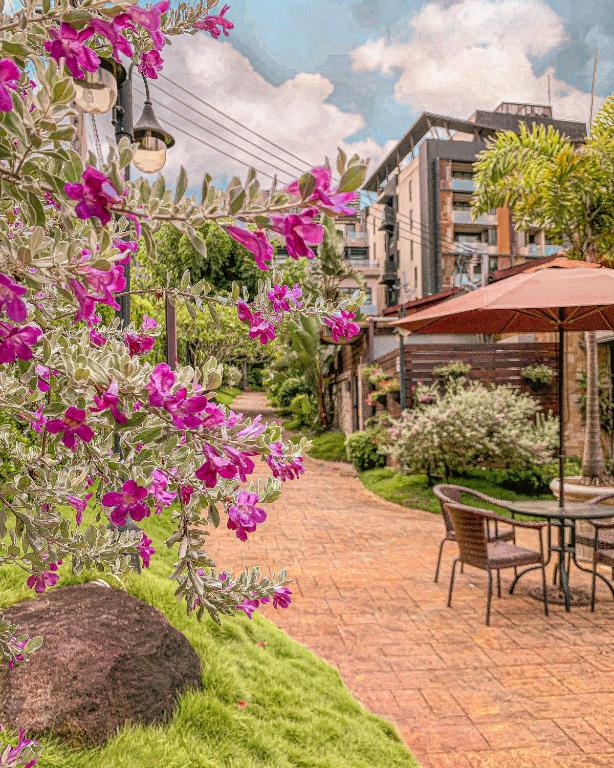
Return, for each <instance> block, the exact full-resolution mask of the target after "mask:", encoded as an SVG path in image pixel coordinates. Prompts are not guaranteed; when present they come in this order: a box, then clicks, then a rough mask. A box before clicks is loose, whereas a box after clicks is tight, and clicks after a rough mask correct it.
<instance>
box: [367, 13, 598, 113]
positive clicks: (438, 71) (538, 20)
mask: <svg viewBox="0 0 614 768" xmlns="http://www.w3.org/2000/svg"><path fill="white" fill-rule="evenodd" d="M564 40H565V30H564V27H563V22H562V20H561V18H560V17H559V16H558V15H557V14H556V13H555V11H554V10H553V9H552V8H550V7H549V6H548V5H547V4H546V3H545V2H542V0H457V2H453V3H450V2H445V3H444V2H431V3H429V4H428V5H426V6H424V8H423V9H422V10H421V11H420V12H419V13H418V14H416V15H415V16H414V17H413V18H412V19H411V21H410V36H409V39H408V40H407V41H406V42H398V43H388V42H387V41H386V40H384V39H382V38H380V39H377V40H372V41H369V42H367V43H365V44H364V45H362V46H361V47H359V48H357V49H355V50H354V51H353V52H352V64H353V68H354V70H356V71H380V72H382V73H383V74H390V73H391V72H398V73H399V77H398V80H397V82H396V84H395V89H394V93H395V98H396V99H397V100H398V101H399V102H402V103H407V104H411V105H412V107H414V108H415V109H421V110H427V111H432V112H442V113H445V114H451V115H454V116H458V117H467V116H469V115H470V114H471V113H472V112H473V111H474V110H475V109H494V107H495V106H496V105H497V104H498V103H499V102H501V101H520V102H527V103H537V104H545V103H547V94H548V74H549V75H550V77H551V89H552V103H553V106H554V113H555V117H560V118H567V119H576V120H582V121H586V120H587V119H588V104H589V99H590V96H589V94H587V93H584V92H583V91H580V90H579V89H577V88H575V87H574V86H571V85H569V84H568V83H565V82H563V81H562V80H559V79H558V78H557V77H556V75H555V73H554V71H553V70H552V69H549V70H547V71H546V72H544V73H543V74H541V75H539V76H538V75H537V74H536V73H535V70H534V67H533V63H532V60H531V59H532V57H539V56H544V55H546V54H548V53H550V52H552V51H553V50H555V49H556V48H557V47H558V46H560V45H561V43H563V41H564Z"/></svg>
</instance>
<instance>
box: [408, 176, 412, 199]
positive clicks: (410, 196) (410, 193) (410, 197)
mask: <svg viewBox="0 0 614 768" xmlns="http://www.w3.org/2000/svg"><path fill="white" fill-rule="evenodd" d="M411 201H412V191H411V179H410V180H409V202H410V203H411Z"/></svg>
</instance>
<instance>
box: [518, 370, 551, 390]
mask: <svg viewBox="0 0 614 768" xmlns="http://www.w3.org/2000/svg"><path fill="white" fill-rule="evenodd" d="M555 374H556V371H555V370H554V368H551V367H550V366H549V365H527V367H526V368H523V369H522V370H521V371H520V375H521V376H522V378H523V379H524V380H525V381H526V382H527V384H528V385H529V386H530V387H531V389H535V390H538V391H539V390H540V389H545V388H546V387H549V386H550V384H552V382H553V381H554V376H555Z"/></svg>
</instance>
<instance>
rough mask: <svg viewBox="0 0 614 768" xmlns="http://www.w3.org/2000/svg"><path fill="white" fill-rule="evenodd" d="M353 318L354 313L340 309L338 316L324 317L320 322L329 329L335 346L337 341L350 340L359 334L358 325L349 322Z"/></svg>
mask: <svg viewBox="0 0 614 768" xmlns="http://www.w3.org/2000/svg"><path fill="white" fill-rule="evenodd" d="M355 317H356V315H355V314H354V312H347V311H346V310H345V309H342V310H341V314H340V315H333V316H332V317H325V318H324V319H323V320H322V322H323V323H324V325H327V326H328V327H329V328H330V329H331V335H332V337H333V341H334V342H335V344H336V343H337V342H338V341H339V339H351V338H352V337H353V336H356V335H357V334H359V333H360V326H359V325H358V323H353V322H351V321H352V320H353V319H354V318H355Z"/></svg>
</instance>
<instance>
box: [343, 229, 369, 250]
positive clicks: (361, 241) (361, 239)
mask: <svg viewBox="0 0 614 768" xmlns="http://www.w3.org/2000/svg"><path fill="white" fill-rule="evenodd" d="M345 244H346V245H349V246H350V247H351V248H366V247H367V244H368V243H367V233H366V232H356V234H355V235H346V236H345Z"/></svg>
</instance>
